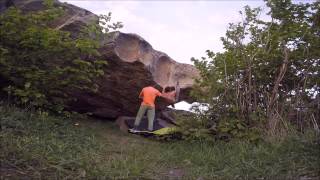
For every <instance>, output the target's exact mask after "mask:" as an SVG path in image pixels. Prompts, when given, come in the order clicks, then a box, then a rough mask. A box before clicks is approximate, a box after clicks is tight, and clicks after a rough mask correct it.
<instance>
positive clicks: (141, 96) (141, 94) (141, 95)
mask: <svg viewBox="0 0 320 180" xmlns="http://www.w3.org/2000/svg"><path fill="white" fill-rule="evenodd" d="M139 98H141V99H143V89H142V91H141V92H140V94H139Z"/></svg>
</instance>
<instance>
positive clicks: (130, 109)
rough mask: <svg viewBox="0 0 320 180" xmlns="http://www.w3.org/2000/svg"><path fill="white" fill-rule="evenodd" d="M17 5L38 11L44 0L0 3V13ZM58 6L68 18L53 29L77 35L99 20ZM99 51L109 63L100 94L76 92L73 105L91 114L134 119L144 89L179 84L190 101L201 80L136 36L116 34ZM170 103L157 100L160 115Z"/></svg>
mask: <svg viewBox="0 0 320 180" xmlns="http://www.w3.org/2000/svg"><path fill="white" fill-rule="evenodd" d="M12 5H15V6H17V7H19V8H21V9H22V10H24V11H35V10H40V9H42V8H43V5H42V1H41V0H13V1H12V0H10V1H9V0H7V1H2V2H1V3H0V12H3V11H4V10H5V9H6V8H7V7H8V6H12ZM55 5H56V6H60V7H62V8H64V9H65V12H66V13H65V15H64V16H63V17H61V18H59V19H58V20H57V21H55V22H54V23H53V25H52V26H53V27H54V28H56V29H60V30H65V31H69V32H71V33H72V35H74V36H76V35H77V33H78V32H79V31H80V29H81V28H83V27H84V26H86V25H88V24H89V23H91V22H97V20H98V17H97V16H96V15H94V14H93V13H91V12H89V11H87V10H84V9H82V8H79V7H76V6H73V5H70V4H66V3H61V2H58V1H55ZM101 43H102V44H103V46H102V48H101V49H100V52H101V54H102V55H103V58H104V59H106V60H107V62H108V67H107V69H106V74H105V75H104V76H103V77H102V78H100V79H97V82H98V84H99V85H100V89H99V91H98V93H96V94H92V93H88V92H77V93H74V96H75V97H77V99H78V101H77V102H75V103H72V104H71V107H72V109H74V110H76V111H79V112H89V113H92V114H93V115H94V116H98V117H103V118H112V119H114V118H117V117H119V116H135V114H136V112H137V110H138V108H139V105H140V100H139V98H138V95H139V93H140V91H141V89H142V88H143V87H145V86H148V85H152V84H155V83H157V84H159V85H160V86H162V87H165V86H175V84H176V82H177V81H179V84H180V88H181V91H180V96H179V97H180V98H179V101H182V100H185V101H188V102H191V101H192V99H191V98H190V97H189V96H188V92H189V91H190V90H191V87H192V85H193V83H194V78H196V77H198V71H197V70H196V69H195V67H193V66H192V65H189V64H182V63H178V62H176V61H174V60H173V59H171V58H170V57H169V56H168V55H167V54H165V53H163V52H160V51H157V50H154V49H153V48H152V46H151V45H150V44H149V43H148V42H147V41H146V40H144V39H143V38H141V37H140V36H138V35H136V34H126V33H122V32H113V33H112V36H111V38H110V39H108V40H101ZM166 106H167V104H166V103H165V102H164V101H163V100H161V98H160V99H159V100H157V110H158V112H160V111H162V110H163V109H166Z"/></svg>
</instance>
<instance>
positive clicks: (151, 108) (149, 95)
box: [130, 85, 175, 133]
mask: <svg viewBox="0 0 320 180" xmlns="http://www.w3.org/2000/svg"><path fill="white" fill-rule="evenodd" d="M156 86H158V85H155V86H148V87H145V88H143V89H142V91H141V92H140V94H139V98H142V103H141V105H140V108H139V111H138V113H137V116H136V119H135V122H134V127H133V129H130V132H132V133H135V132H138V131H139V130H138V126H139V124H140V121H141V119H142V117H143V115H144V114H145V112H146V111H147V117H148V130H149V131H150V132H151V131H153V121H154V117H155V104H154V101H155V99H156V97H157V96H160V97H163V98H165V99H166V100H167V101H169V102H171V104H172V103H173V102H174V101H175V99H174V98H175V94H174V95H170V94H169V93H170V92H171V91H170V90H168V92H164V91H163V93H161V92H160V91H159V90H158V89H156Z"/></svg>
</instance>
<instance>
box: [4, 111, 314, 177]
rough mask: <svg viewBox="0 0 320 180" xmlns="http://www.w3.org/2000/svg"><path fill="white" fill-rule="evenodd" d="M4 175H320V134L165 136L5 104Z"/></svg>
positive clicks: (103, 122)
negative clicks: (266, 138) (249, 138)
mask: <svg viewBox="0 0 320 180" xmlns="http://www.w3.org/2000/svg"><path fill="white" fill-rule="evenodd" d="M0 119H1V128H2V129H1V132H0V135H1V152H0V157H1V172H0V174H1V177H0V178H1V179H21V178H27V179H62V178H64V179H319V178H320V172H319V169H320V160H319V159H320V152H319V151H320V146H319V139H318V138H319V137H317V136H315V134H314V133H313V132H309V133H305V134H303V135H302V134H294V135H291V136H290V137H288V138H286V139H284V140H282V141H277V142H272V143H270V142H269V143H267V142H262V143H259V144H251V143H249V142H240V141H232V142H228V143H225V142H211V143H209V142H201V141H198V142H187V141H177V142H159V141H156V140H152V139H146V138H143V137H139V136H135V135H131V134H126V133H122V132H121V131H119V130H118V127H117V126H116V125H115V124H114V123H113V122H107V121H99V120H94V119H90V118H83V117H77V116H73V117H71V118H62V117H56V116H48V115H46V114H45V113H44V114H39V113H31V112H26V111H24V110H21V109H17V108H13V107H7V106H5V107H4V106H0Z"/></svg>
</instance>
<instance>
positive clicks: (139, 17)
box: [61, 0, 265, 64]
mask: <svg viewBox="0 0 320 180" xmlns="http://www.w3.org/2000/svg"><path fill="white" fill-rule="evenodd" d="M61 1H62V2H67V3H70V4H74V5H76V6H79V7H82V8H85V9H87V10H89V11H91V12H93V13H95V14H98V15H99V14H107V13H108V12H112V21H114V22H117V21H120V22H122V23H123V25H124V27H123V28H122V29H120V31H122V32H125V33H135V34H138V35H140V36H141V37H142V38H144V39H145V40H146V41H148V42H149V43H150V44H151V45H152V47H153V48H154V49H156V50H159V51H162V52H164V53H166V54H168V55H169V56H170V57H171V58H172V59H174V60H176V61H178V62H182V63H188V64H192V62H191V61H190V59H191V57H195V58H200V57H202V56H205V55H206V54H205V51H206V50H208V49H209V50H212V51H214V52H219V51H222V50H223V47H222V42H221V41H220V37H222V36H224V35H225V32H226V30H227V27H228V23H231V22H239V21H241V16H240V14H239V11H240V10H243V7H244V6H245V5H249V6H250V7H258V6H261V7H262V8H265V5H264V4H265V3H264V2H263V1H262V0H255V1H253V0H251V1H239V0H238V1H237V0H230V1H222V0H211V1H209V0H207V1H197V0H194V1H192V0H189V1H182V0H175V1H159V0H158V1H157V0H151V1H146V0H140V1H139V0H131V1H124V0H118V1H102V0H100V1H85V0H77V1H73V0H61Z"/></svg>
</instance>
